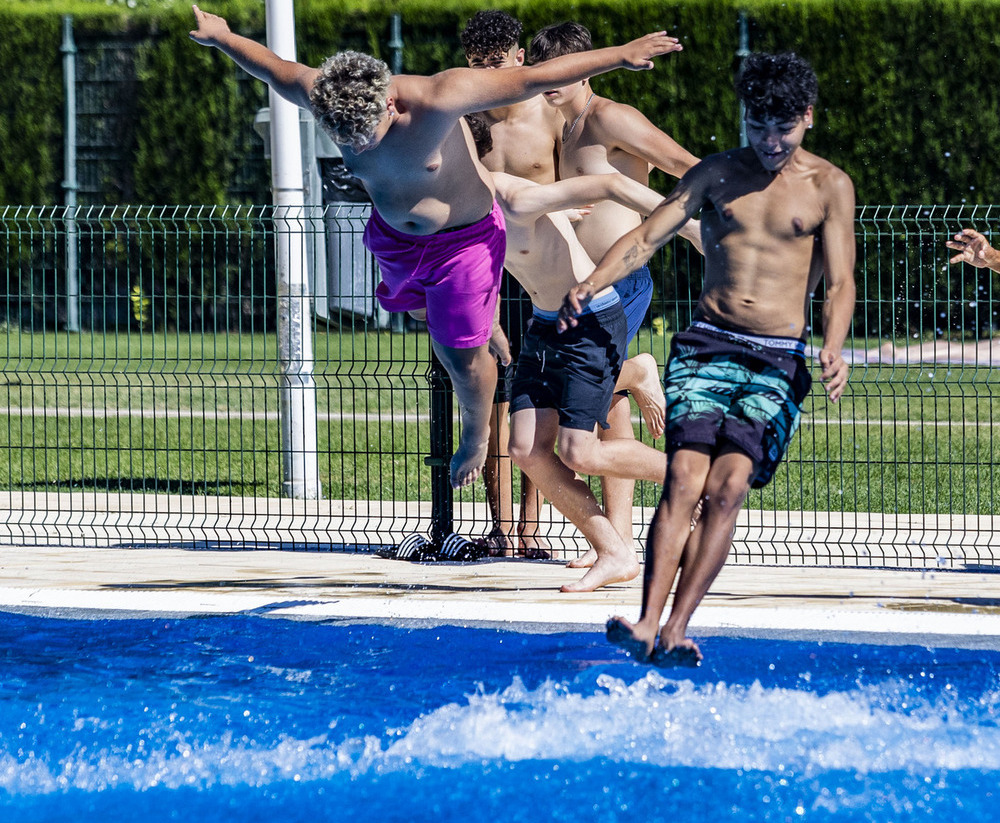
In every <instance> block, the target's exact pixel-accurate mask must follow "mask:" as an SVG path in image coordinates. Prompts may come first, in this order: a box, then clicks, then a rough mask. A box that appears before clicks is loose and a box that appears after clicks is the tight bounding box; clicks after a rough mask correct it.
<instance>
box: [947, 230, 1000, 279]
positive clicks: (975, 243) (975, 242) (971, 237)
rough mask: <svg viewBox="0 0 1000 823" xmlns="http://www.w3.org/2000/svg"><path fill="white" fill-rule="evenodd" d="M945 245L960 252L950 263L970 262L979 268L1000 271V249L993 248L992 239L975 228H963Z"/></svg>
mask: <svg viewBox="0 0 1000 823" xmlns="http://www.w3.org/2000/svg"><path fill="white" fill-rule="evenodd" d="M945 245H946V246H947V247H948V248H949V249H954V250H955V251H957V252H958V254H956V255H955V256H954V257H952V258H951V259H950V260H949V261H948V262H949V263H968V264H969V265H970V266H975V267H976V268H977V269H981V268H990V269H993V271H1000V251H997V250H996V249H995V248H993V246H991V245H990V241H989V240H987V239H986V237H985V236H984V235H982V234H980V233H979V232H978V231H976V230H975V229H962V230H961V231H960V232H959V233H958V234H956V235H955V237H954V238H953V239H951V240H948V241H947V242H946V243H945Z"/></svg>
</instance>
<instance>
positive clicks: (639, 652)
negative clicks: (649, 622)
mask: <svg viewBox="0 0 1000 823" xmlns="http://www.w3.org/2000/svg"><path fill="white" fill-rule="evenodd" d="M636 629H637V627H636V626H634V625H633V624H632V623H629V622H628V621H627V620H626V619H625V618H624V617H612V618H611V619H610V620H609V621H608V622H607V625H606V626H605V632H604V636H605V637H607V638H608V641H609V642H611V643H614V645H616V646H618V647H619V648H622V649H624V650H625V651H626V652H628V653H629V655H630V656H631V657H634V658H635V659H636V660H638V661H640V662H646V661H647V660H649V656H650V654H652V653H653V647H654V646H655V644H656V631H655V629H654V631H653V634H652V636H651V637H644V636H642V633H641V632H638V631H636Z"/></svg>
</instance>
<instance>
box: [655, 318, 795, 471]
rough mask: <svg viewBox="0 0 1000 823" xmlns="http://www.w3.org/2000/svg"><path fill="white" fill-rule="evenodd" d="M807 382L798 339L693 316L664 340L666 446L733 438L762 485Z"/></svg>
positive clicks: (787, 438) (787, 436)
mask: <svg viewBox="0 0 1000 823" xmlns="http://www.w3.org/2000/svg"><path fill="white" fill-rule="evenodd" d="M811 386H812V377H811V376H810V375H809V369H808V367H807V365H806V359H805V344H804V342H803V341H802V340H799V339H797V338H792V337H761V336H759V335H750V334H744V333H742V332H732V331H727V330H726V329H720V328H717V327H715V326H713V325H711V324H709V323H705V322H702V321H695V322H694V323H692V324H691V326H690V328H688V330H687V331H684V332H679V333H677V334H675V335H674V338H673V340H672V341H671V343H670V359H669V360H668V361H667V370H666V375H665V377H664V391H665V394H666V400H667V426H666V429H667V431H666V434H667V446H666V448H667V451H668V452H673V451H676V450H677V449H679V448H682V447H684V446H694V445H701V446H708V447H710V448H712V449H716V448H718V447H719V446H721V445H723V443H731V444H732V445H734V446H736V448H738V449H740V450H741V451H743V452H745V453H746V454H747V455H749V457H750V459H751V460H753V461H754V465H755V466H756V467H757V473H756V475H755V476H754V479H753V481H752V483H751V485H752V487H753V488H755V489H759V488H761V487H763V486H766V485H767V484H768V482H770V480H771V478H772V477H773V476H774V472H775V470H776V469H777V468H778V464H779V463H780V462H781V459H782V457H784V455H785V451H786V450H787V449H788V444H789V443H790V442H791V439H792V435H793V434H795V430H796V429H797V428H798V425H799V415H800V412H801V407H802V403H803V401H804V400H805V398H806V395H808V394H809V389H810V387H811Z"/></svg>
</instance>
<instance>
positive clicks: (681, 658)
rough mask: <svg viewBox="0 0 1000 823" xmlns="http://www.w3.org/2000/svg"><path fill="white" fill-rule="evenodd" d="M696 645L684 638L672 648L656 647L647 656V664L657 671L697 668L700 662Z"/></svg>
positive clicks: (699, 651) (700, 656)
mask: <svg viewBox="0 0 1000 823" xmlns="http://www.w3.org/2000/svg"><path fill="white" fill-rule="evenodd" d="M702 659H703V658H702V654H701V649H699V648H698V644H697V643H695V642H694V641H693V640H691V639H690V638H688V637H685V638H684V639H683V640H681V641H680V642H679V643H677V644H676V645H674V646H670V647H669V648H668V647H665V646H657V647H656V648H655V649H653V652H652V654H650V656H649V662H650V663H652V664H653V665H654V666H656V667H657V668H658V669H673V668H676V667H678V666H690V667H694V666H698V665H700V664H701V661H702Z"/></svg>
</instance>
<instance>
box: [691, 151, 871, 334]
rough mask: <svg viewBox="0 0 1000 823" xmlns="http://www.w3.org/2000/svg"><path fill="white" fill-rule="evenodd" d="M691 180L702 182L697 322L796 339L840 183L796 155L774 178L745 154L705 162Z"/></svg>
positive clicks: (810, 158)
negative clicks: (701, 256)
mask: <svg viewBox="0 0 1000 823" xmlns="http://www.w3.org/2000/svg"><path fill="white" fill-rule="evenodd" d="M695 174H697V175H698V176H699V177H702V178H703V181H704V198H703V202H702V229H701V230H702V240H703V242H704V247H705V283H704V286H703V288H702V292H701V298H700V299H699V301H698V307H697V309H696V316H698V317H700V318H701V319H704V320H707V321H709V322H712V323H717V324H719V325H721V326H724V327H731V328H737V329H742V330H744V331H747V332H750V333H754V334H761V335H776V336H784V337H801V336H802V335H803V334H804V333H805V328H806V310H807V306H808V302H809V299H810V296H811V294H812V292H813V291H814V290H815V288H816V286H817V283H818V279H819V276H820V274H821V273H822V272H821V270H820V269H818V268H817V267H814V266H812V265H811V263H812V261H813V253H814V249H815V246H816V245H817V243H819V242H820V240H821V238H822V236H823V228H824V225H825V222H826V220H827V217H828V214H829V212H830V207H831V203H832V200H833V198H834V197H835V196H836V192H835V189H836V187H837V185H838V184H842V183H843V182H844V181H847V183H848V184H849V180H847V176H846V175H845V174H844V173H843V172H842V171H840V170H839V169H837V168H836V167H835V166H833V165H832V164H831V163H829V162H827V161H826V160H823V159H822V158H819V157H817V156H816V155H813V154H810V153H808V152H806V151H805V150H803V149H799V150H798V152H797V153H796V155H795V158H794V161H793V162H791V163H789V165H788V166H786V167H785V168H784V169H783V170H782V171H781V172H780V173H778V174H772V173H771V172H768V171H766V170H764V169H763V168H761V166H760V164H759V163H758V162H757V161H756V158H755V156H754V154H753V151H752V150H751V149H739V150H735V151H731V152H727V153H725V154H721V155H716V156H714V157H713V158H709V160H706V161H705V162H704V163H703V164H702V165H701V166H700V167H699V168H698V171H697V172H696V173H695ZM851 240H852V243H853V237H852V238H851ZM832 251H834V252H835V253H846V252H845V251H844V250H841V249H834V250H832ZM850 254H851V255H853V246H852V248H851V250H850Z"/></svg>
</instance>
